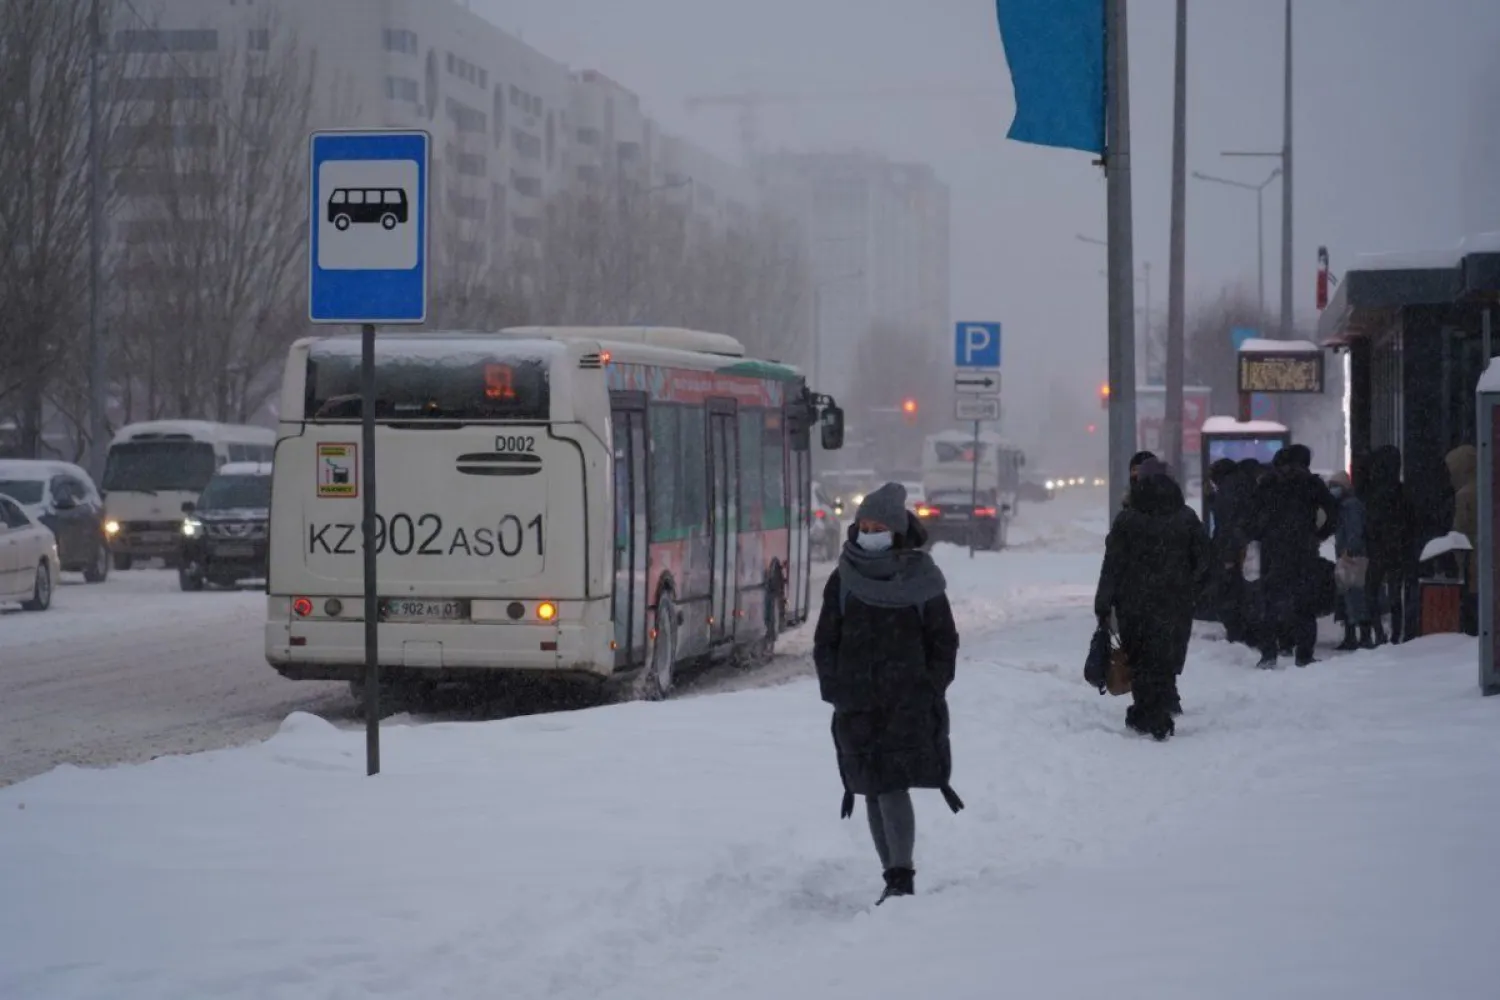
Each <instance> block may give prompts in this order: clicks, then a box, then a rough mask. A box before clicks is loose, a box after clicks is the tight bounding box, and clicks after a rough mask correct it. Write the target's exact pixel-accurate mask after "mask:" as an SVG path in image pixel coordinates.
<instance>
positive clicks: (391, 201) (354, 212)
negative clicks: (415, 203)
mask: <svg viewBox="0 0 1500 1000" xmlns="http://www.w3.org/2000/svg"><path fill="white" fill-rule="evenodd" d="M410 217H411V208H410V204H409V203H408V202H407V200H406V190H405V189H404V188H334V191H333V194H332V195H330V196H329V198H328V221H329V222H331V223H333V226H334V228H335V229H337V230H338V231H339V232H341V233H342V232H344V231H346V230H347V229H348V228H349V227H350V226H351V225H355V224H369V225H374V224H375V223H379V224H380V227H381V228H382V229H395V228H396V227H397V226H401V225H405V224H406V223H407V222H408V221H409V220H410Z"/></svg>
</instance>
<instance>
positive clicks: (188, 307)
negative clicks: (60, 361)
mask: <svg viewBox="0 0 1500 1000" xmlns="http://www.w3.org/2000/svg"><path fill="white" fill-rule="evenodd" d="M163 58H165V59H167V60H169V62H170V63H171V69H172V72H171V73H170V74H169V75H164V76H160V77H156V78H151V79H149V80H147V79H143V80H137V81H133V82H131V83H130V85H132V86H133V87H134V92H132V93H128V94H126V95H123V96H126V97H134V98H136V99H138V100H139V101H140V102H142V103H143V104H144V106H145V107H147V108H148V109H149V112H148V118H147V121H146V125H145V128H146V129H147V130H149V133H150V135H151V136H152V137H153V138H154V140H155V141H154V142H153V144H152V147H153V155H152V156H151V157H150V159H149V160H146V161H145V162H142V163H140V164H139V165H138V166H137V168H136V169H135V170H133V171H131V172H129V173H127V174H123V175H122V176H121V177H120V180H119V184H120V188H121V191H122V193H123V194H125V195H126V196H127V197H128V201H127V203H126V204H125V205H124V206H123V207H124V213H123V215H124V218H123V219H122V221H121V224H120V233H121V236H122V242H123V244H124V246H123V251H122V252H123V263H124V268H125V276H126V279H127V284H128V285H129V287H130V289H131V299H130V301H129V302H128V303H127V308H126V313H125V317H124V322H125V323H126V324H127V329H128V334H129V336H128V337H127V339H126V344H127V347H126V348H125V350H124V358H123V360H124V363H125V366H126V369H127V372H128V374H129V376H130V377H131V378H132V379H133V380H134V382H136V383H137V386H136V388H138V389H139V395H140V396H141V397H143V400H142V402H143V403H144V411H145V414H146V415H148V416H153V417H156V416H169V415H170V416H203V417H212V418H214V419H218V420H234V421H241V420H245V419H248V418H249V416H250V415H251V414H252V413H254V412H255V411H256V410H257V409H258V408H259V407H260V406H261V405H262V404H263V403H264V402H265V400H266V399H267V398H268V397H269V396H270V395H271V394H272V393H273V392H274V391H275V385H276V382H275V380H274V379H270V378H267V377H266V373H267V370H268V368H270V367H271V366H272V365H274V364H275V363H276V362H277V361H279V360H280V359H281V358H282V357H283V356H284V354H285V351H286V347H287V345H288V343H289V342H290V341H291V340H292V339H293V338H294V337H295V336H297V335H298V334H299V333H300V332H301V331H302V330H303V329H304V328H305V327H304V323H305V320H304V319H303V306H302V303H303V302H305V298H306V296H305V287H306V274H307V257H306V227H307V160H306V136H307V132H308V127H309V118H310V114H311V109H312V102H313V93H314V83H315V79H316V75H317V67H316V57H315V54H314V53H313V52H312V51H310V50H309V49H307V48H305V47H304V46H303V45H301V44H300V43H299V41H298V39H297V38H296V36H295V34H294V33H292V32H291V31H290V30H289V29H287V28H285V27H283V26H281V25H280V24H278V23H277V22H276V21H274V20H272V19H270V18H268V19H266V21H265V22H263V27H262V28H261V29H259V30H258V31H252V32H250V33H249V34H248V37H247V39H246V40H245V41H244V42H242V43H241V44H239V45H233V46H229V47H225V48H221V50H220V51H219V52H217V53H214V54H212V55H209V56H201V57H193V58H188V57H184V56H182V55H179V54H170V55H166V56H164V57H163Z"/></svg>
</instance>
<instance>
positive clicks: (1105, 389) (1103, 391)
mask: <svg viewBox="0 0 1500 1000" xmlns="http://www.w3.org/2000/svg"><path fill="white" fill-rule="evenodd" d="M1099 409H1101V410H1107V409H1109V383H1108V382H1105V383H1104V384H1103V385H1101V386H1100V387H1099Z"/></svg>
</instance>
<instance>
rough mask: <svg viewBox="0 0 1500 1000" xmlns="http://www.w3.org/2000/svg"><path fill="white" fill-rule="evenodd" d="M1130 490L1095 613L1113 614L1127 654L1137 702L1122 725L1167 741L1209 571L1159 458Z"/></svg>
mask: <svg viewBox="0 0 1500 1000" xmlns="http://www.w3.org/2000/svg"><path fill="white" fill-rule="evenodd" d="M1130 494H1131V496H1130V505H1129V507H1127V508H1126V509H1125V510H1124V511H1122V512H1121V513H1120V514H1119V516H1117V517H1116V518H1115V522H1114V524H1113V525H1112V526H1111V527H1110V529H1109V537H1108V538H1106V539H1105V542H1104V565H1103V566H1101V567H1100V570H1099V587H1098V589H1097V590H1096V591H1095V592H1094V614H1095V615H1097V616H1098V618H1099V621H1100V623H1101V624H1105V623H1107V622H1108V620H1109V616H1110V613H1111V612H1113V613H1114V616H1115V619H1116V621H1117V622H1118V624H1119V630H1120V645H1121V646H1122V647H1123V648H1124V650H1125V655H1126V657H1127V658H1128V659H1129V661H1130V672H1131V693H1132V695H1133V698H1134V703H1133V704H1132V705H1131V706H1130V708H1129V709H1128V710H1127V711H1126V713H1125V724H1126V725H1127V726H1129V727H1130V728H1131V729H1134V730H1135V731H1137V732H1140V733H1148V734H1150V735H1151V736H1152V737H1154V738H1155V739H1157V740H1165V739H1167V738H1168V737H1170V736H1171V735H1172V733H1173V732H1174V731H1175V728H1176V727H1175V724H1174V723H1173V722H1172V716H1173V715H1174V714H1178V713H1180V712H1181V711H1182V703H1181V699H1180V698H1179V696H1178V692H1177V675H1178V674H1179V673H1180V672H1181V670H1182V665H1183V663H1184V662H1185V661H1186V660H1187V650H1188V641H1189V640H1190V639H1191V638H1192V631H1193V608H1194V607H1195V606H1196V604H1197V601H1198V595H1199V593H1200V592H1201V590H1202V587H1203V582H1204V579H1205V577H1206V576H1207V573H1208V568H1209V542H1208V534H1207V532H1205V531H1204V530H1203V523H1202V522H1201V521H1200V520H1199V519H1198V515H1197V513H1196V512H1195V511H1194V510H1193V509H1192V508H1191V507H1189V506H1188V505H1187V504H1186V503H1184V502H1183V499H1182V489H1181V488H1180V487H1179V486H1178V485H1177V484H1176V483H1175V482H1174V481H1173V480H1172V477H1171V476H1169V475H1167V472H1166V466H1164V465H1162V464H1161V463H1160V462H1156V461H1148V462H1146V463H1144V464H1143V465H1142V466H1141V468H1140V470H1139V473H1138V475H1137V476H1136V480H1135V482H1134V483H1132V484H1131V487H1130Z"/></svg>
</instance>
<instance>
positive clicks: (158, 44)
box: [115, 30, 219, 52]
mask: <svg viewBox="0 0 1500 1000" xmlns="http://www.w3.org/2000/svg"><path fill="white" fill-rule="evenodd" d="M115 48H116V49H117V50H118V51H120V52H217V51H218V49H219V33H218V32H217V31H213V30H207V31H121V32H118V33H117V34H116V35H115Z"/></svg>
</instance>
